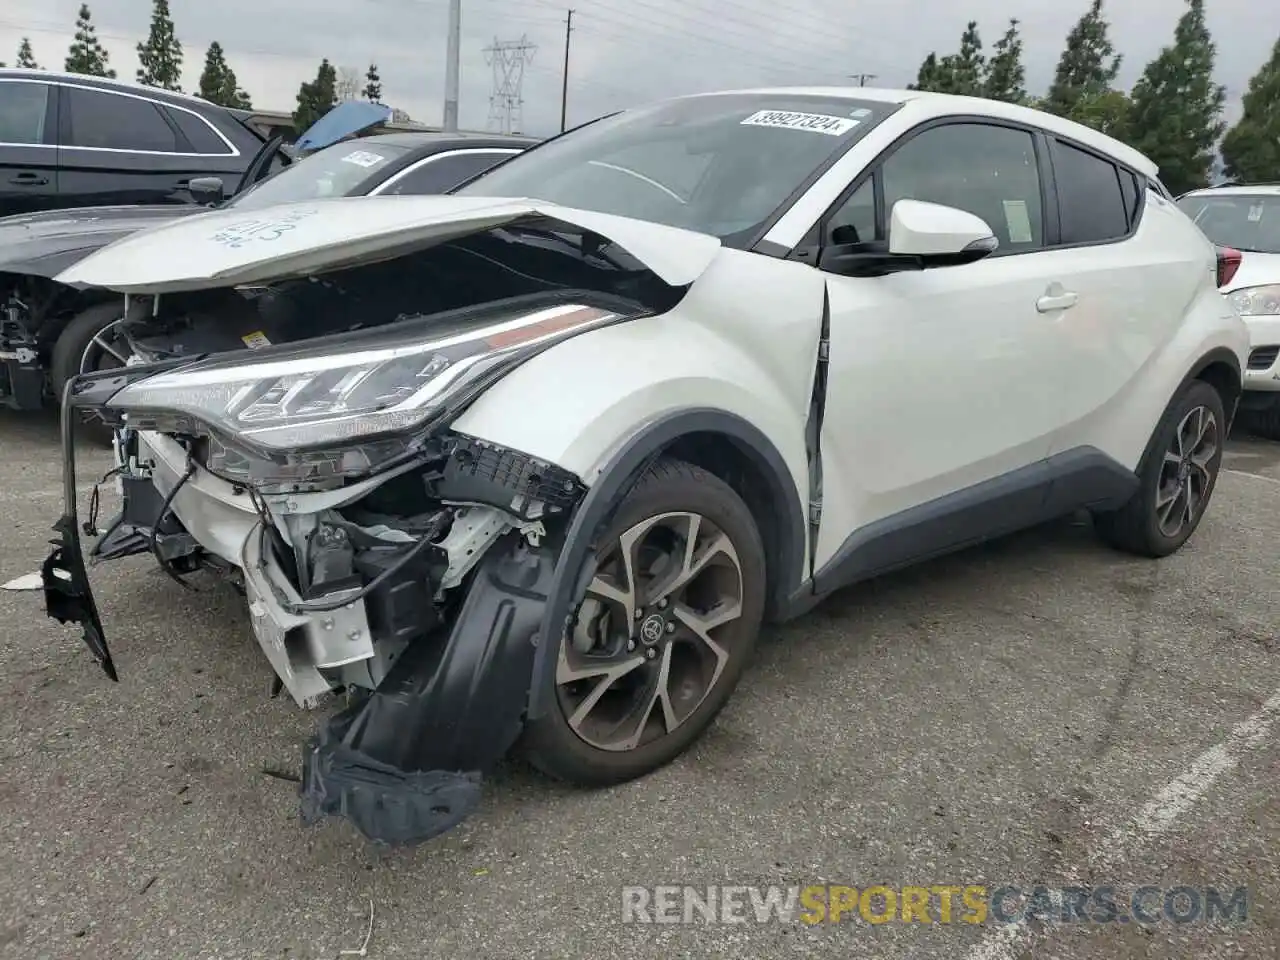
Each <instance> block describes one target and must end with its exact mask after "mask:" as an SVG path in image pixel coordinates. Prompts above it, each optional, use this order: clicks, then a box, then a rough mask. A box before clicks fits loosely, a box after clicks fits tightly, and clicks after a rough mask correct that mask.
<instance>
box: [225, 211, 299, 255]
mask: <svg viewBox="0 0 1280 960" xmlns="http://www.w3.org/2000/svg"><path fill="white" fill-rule="evenodd" d="M315 214H316V211H315V210H299V211H298V212H297V213H290V214H286V215H285V216H283V217H274V218H272V219H270V220H241V221H240V222H239V223H233V224H232V225H231V226H229V227H223V228H222V229H221V230H219V231H218V232H217V233H215V234H214V235H213V236H211V237H210V238H209V239H210V240H212V241H213V242H214V243H218V244H221V245H222V246H224V247H227V248H228V249H230V250H239V249H240V248H241V247H243V246H245V245H247V244H250V243H252V242H254V241H255V240H262V241H271V240H279V239H280V238H281V237H282V236H284V235H285V234H286V233H288V232H289V231H290V230H295V229H297V226H298V224H299V223H300V222H302V221H303V220H305V219H307V217H312V216H315Z"/></svg>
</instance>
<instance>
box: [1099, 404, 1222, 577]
mask: <svg viewBox="0 0 1280 960" xmlns="http://www.w3.org/2000/svg"><path fill="white" fill-rule="evenodd" d="M1198 407H1203V408H1205V409H1206V410H1208V411H1209V412H1210V413H1211V414H1212V415H1213V417H1214V418H1215V420H1216V423H1217V450H1216V451H1215V452H1214V454H1213V456H1212V458H1211V459H1209V460H1208V461H1207V463H1206V464H1205V472H1206V473H1207V474H1208V478H1209V479H1208V482H1207V484H1206V485H1205V487H1204V490H1203V494H1202V496H1201V499H1200V501H1199V505H1198V507H1197V508H1196V510H1195V512H1194V513H1193V514H1192V516H1191V518H1190V520H1189V521H1188V522H1186V523H1185V524H1183V525H1182V527H1181V528H1180V529H1179V530H1178V531H1177V533H1176V534H1175V535H1172V536H1170V535H1167V534H1166V533H1165V532H1164V531H1162V530H1161V529H1160V522H1159V516H1158V513H1157V507H1156V500H1157V494H1158V492H1159V488H1160V485H1161V479H1162V475H1163V473H1164V470H1165V453H1166V451H1168V450H1170V448H1171V447H1173V446H1174V444H1175V440H1176V436H1175V435H1176V432H1177V430H1178V427H1179V425H1180V424H1181V423H1182V421H1183V419H1184V418H1185V417H1186V416H1187V415H1188V414H1189V413H1191V412H1192V411H1194V410H1195V409H1196V408H1198ZM1226 423H1227V418H1226V412H1225V410H1224V408H1223V404H1222V397H1221V395H1220V394H1219V393H1218V391H1217V390H1215V389H1214V388H1213V387H1212V386H1210V385H1209V384H1208V383H1205V382H1204V381H1203V380H1193V381H1191V382H1190V383H1189V384H1187V385H1186V386H1185V387H1184V388H1183V389H1182V391H1181V392H1180V393H1179V394H1178V395H1177V396H1176V397H1174V399H1173V401H1172V402H1171V403H1170V404H1169V406H1168V407H1167V408H1166V409H1165V412H1164V416H1162V417H1161V418H1160V422H1159V424H1157V426H1156V429H1155V432H1154V433H1153V434H1152V437H1151V442H1150V443H1149V444H1148V446H1147V450H1146V452H1145V453H1144V454H1143V457H1142V462H1141V463H1140V464H1139V466H1138V489H1137V490H1136V491H1135V492H1134V494H1133V496H1132V498H1130V500H1129V502H1128V503H1126V504H1125V505H1124V506H1123V507H1121V508H1120V509H1118V510H1114V511H1108V512H1095V513H1094V515H1093V521H1094V527H1095V529H1096V530H1097V531H1098V534H1099V536H1101V538H1102V539H1103V541H1104V542H1106V543H1107V544H1109V545H1110V546H1112V547H1115V548H1116V549H1117V550H1123V551H1124V552H1126V553H1132V554H1136V555H1138V556H1143V557H1152V558H1158V557H1167V556H1169V555H1170V554H1172V553H1174V552H1176V551H1177V550H1178V549H1179V548H1180V547H1181V546H1182V545H1183V544H1184V543H1186V542H1187V541H1188V540H1189V539H1190V538H1191V535H1192V534H1193V533H1195V531H1196V528H1197V527H1199V525H1200V521H1201V520H1202V519H1203V518H1204V514H1205V511H1206V510H1207V509H1208V507H1209V502H1210V498H1211V497H1212V496H1213V491H1214V488H1215V487H1216V486H1217V482H1218V471H1219V469H1220V468H1221V466H1222V453H1223V448H1224V446H1225V442H1226Z"/></svg>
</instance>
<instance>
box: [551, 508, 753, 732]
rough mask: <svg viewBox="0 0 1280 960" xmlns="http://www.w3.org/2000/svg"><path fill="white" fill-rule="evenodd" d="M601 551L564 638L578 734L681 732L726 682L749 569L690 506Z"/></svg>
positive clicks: (560, 672)
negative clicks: (731, 634) (723, 679)
mask: <svg viewBox="0 0 1280 960" xmlns="http://www.w3.org/2000/svg"><path fill="white" fill-rule="evenodd" d="M599 556H600V560H599V562H598V563H597V565H596V569H595V571H594V574H593V576H592V578H591V580H590V582H589V583H588V585H587V588H586V593H585V596H584V598H583V600H582V603H581V604H580V605H579V607H578V610H577V615H576V617H575V619H574V623H573V624H572V626H571V627H570V629H569V630H568V631H566V634H565V637H564V642H563V643H561V644H560V653H559V656H558V660H557V664H556V696H557V699H558V701H559V703H560V707H561V709H562V710H563V711H564V715H565V718H566V720H567V721H568V723H569V727H570V729H572V730H573V732H574V733H575V734H576V735H577V736H578V737H579V738H580V739H582V740H584V741H586V742H587V743H589V744H590V745H592V746H593V747H596V748H598V749H601V750H610V751H615V752H620V751H627V750H634V749H636V748H638V747H642V746H646V745H648V744H650V743H653V742H655V741H657V740H660V739H662V738H663V737H666V736H670V735H671V734H673V733H674V732H675V731H676V730H678V729H679V728H680V727H681V726H682V725H683V724H684V723H685V721H687V720H688V719H689V717H690V716H692V715H693V714H694V712H695V711H696V710H697V709H698V707H700V706H701V705H702V704H703V702H704V701H705V700H706V698H707V696H708V695H709V694H710V693H711V691H712V690H714V689H715V687H716V684H717V683H719V682H720V678H721V677H722V676H723V675H724V671H725V667H726V666H727V664H728V662H729V659H730V657H731V656H732V655H733V652H734V638H732V637H729V636H726V635H725V633H726V631H725V628H726V627H730V625H731V624H733V622H734V621H736V620H738V619H739V618H740V617H741V616H742V603H743V592H742V591H743V578H742V567H741V563H740V561H739V559H738V553H737V551H736V550H735V549H734V546H733V543H732V541H731V540H730V539H729V537H728V535H727V534H725V533H724V532H723V531H722V530H721V529H720V528H719V527H717V526H716V525H715V524H714V523H712V522H711V521H710V520H708V519H707V518H706V517H704V516H702V515H701V514H697V513H690V512H673V513H663V514H660V515H658V516H654V517H650V518H649V519H647V520H644V521H641V522H640V523H637V524H635V525H634V526H632V527H630V528H628V529H627V530H626V531H625V532H623V533H622V534H621V535H620V536H619V537H618V538H617V540H615V541H614V542H613V544H611V545H610V547H609V548H608V549H607V551H605V552H602V553H601V554H600V555H599ZM730 632H731V631H730Z"/></svg>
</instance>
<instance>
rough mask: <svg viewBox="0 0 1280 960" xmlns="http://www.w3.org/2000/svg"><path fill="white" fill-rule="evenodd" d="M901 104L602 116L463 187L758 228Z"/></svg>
mask: <svg viewBox="0 0 1280 960" xmlns="http://www.w3.org/2000/svg"><path fill="white" fill-rule="evenodd" d="M895 107H896V105H895V104H884V103H875V102H869V101H861V100H852V99H842V98H836V97H817V96H783V95H778V94H770V95H751V94H723V95H711V96H699V97H688V98H682V99H679V100H669V101H665V102H663V103H659V104H656V105H654V106H650V107H644V108H641V109H637V110H628V111H626V112H624V113H619V114H615V115H614V116H611V117H606V118H605V119H603V120H599V121H597V122H595V123H592V124H590V125H588V126H585V127H582V128H580V129H578V130H575V131H572V132H571V133H568V134H566V135H565V136H563V137H560V138H557V139H556V140H552V141H550V142H548V143H546V144H544V145H542V146H539V147H536V148H534V149H532V150H530V151H528V152H527V153H525V154H522V155H521V156H518V157H513V158H512V159H510V160H508V161H507V162H506V163H504V164H503V165H502V166H500V167H497V168H495V169H494V170H493V171H491V172H489V173H485V174H482V175H481V176H480V177H479V178H478V179H476V180H472V181H471V182H470V183H468V184H466V185H465V186H463V187H461V188H459V189H458V190H457V191H455V192H456V193H458V194H462V195H467V196H486V197H528V198H531V199H537V200H546V201H550V202H552V203H559V204H563V205H564V206H569V207H577V208H579V209H582V210H593V211H596V212H598V213H611V214H618V215H621V216H626V217H634V218H637V219H640V220H649V221H653V222H656V223H663V224H667V225H668V226H673V227H684V228H686V229H689V230H697V231H699V232H701V233H709V234H712V235H713V236H717V237H720V238H721V239H729V238H731V237H733V236H734V235H735V234H743V233H747V232H750V233H754V231H755V229H756V228H758V227H759V226H760V225H762V224H763V223H764V222H765V221H766V220H768V219H769V218H770V217H771V216H772V214H773V213H774V212H775V211H776V210H778V208H779V207H781V206H783V205H784V204H785V203H786V202H787V200H788V199H789V198H790V197H791V195H792V193H793V192H794V191H795V190H796V189H797V188H799V187H801V186H802V185H803V184H804V183H805V181H806V180H807V179H808V178H809V177H810V176H811V175H812V174H814V173H815V172H817V171H818V170H820V169H821V168H822V167H823V165H824V164H825V163H826V162H827V161H828V160H830V159H832V158H833V157H834V156H836V155H838V154H840V153H843V152H844V151H845V150H846V149H848V147H849V146H850V144H852V143H853V142H855V141H856V140H858V139H859V138H861V137H862V136H863V135H864V134H865V133H866V132H867V131H868V130H869V129H871V128H872V127H874V126H875V125H876V124H877V123H879V122H880V121H881V120H883V119H884V117H886V116H887V115H888V114H889V113H890V112H891V111H892V110H893V109H895Z"/></svg>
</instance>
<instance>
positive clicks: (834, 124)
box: [742, 110, 859, 137]
mask: <svg viewBox="0 0 1280 960" xmlns="http://www.w3.org/2000/svg"><path fill="white" fill-rule="evenodd" d="M858 123H859V121H857V120H852V119H850V118H849V117H828V116H825V115H824V114H821V113H792V112H790V111H788V110H761V111H759V112H758V113H753V114H752V115H751V116H749V117H747V119H745V120H743V121H742V126H744V127H779V128H781V129H783V130H808V131H809V132H810V133H825V134H827V136H830V137H840V136H843V135H844V134H846V133H848V132H849V131H850V130H852V129H853V128H854V127H856V126H857V125H858Z"/></svg>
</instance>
